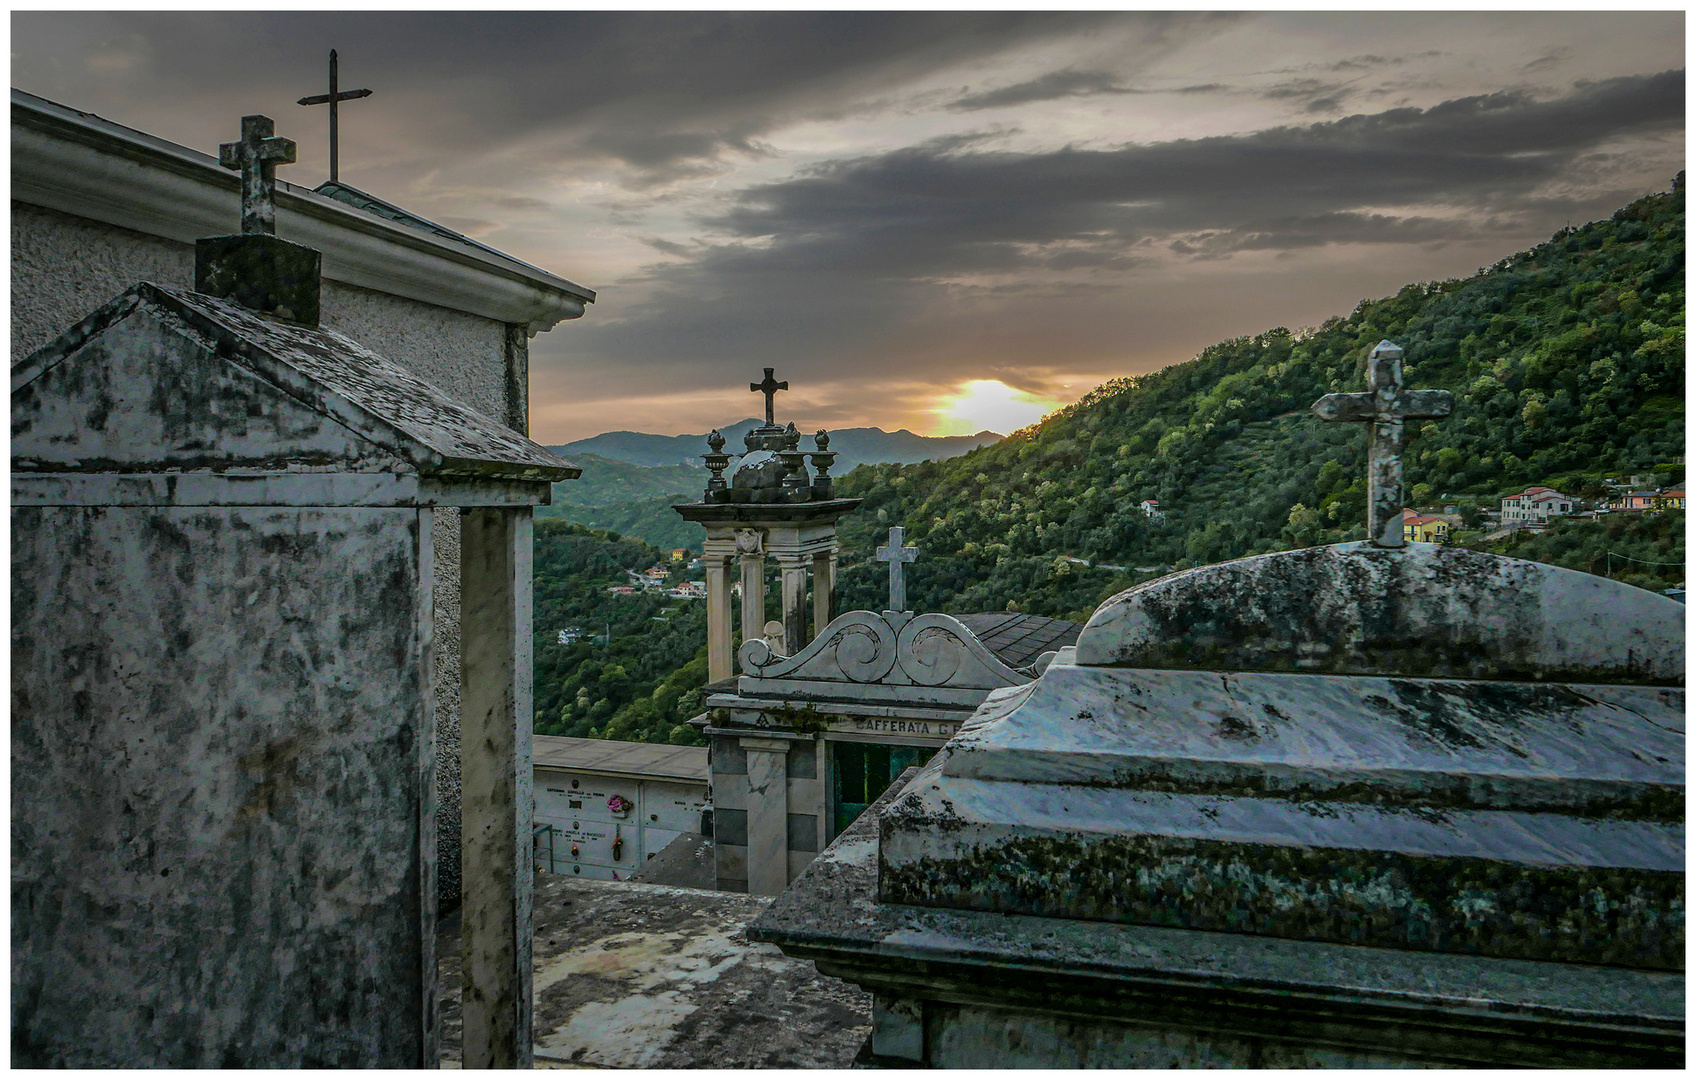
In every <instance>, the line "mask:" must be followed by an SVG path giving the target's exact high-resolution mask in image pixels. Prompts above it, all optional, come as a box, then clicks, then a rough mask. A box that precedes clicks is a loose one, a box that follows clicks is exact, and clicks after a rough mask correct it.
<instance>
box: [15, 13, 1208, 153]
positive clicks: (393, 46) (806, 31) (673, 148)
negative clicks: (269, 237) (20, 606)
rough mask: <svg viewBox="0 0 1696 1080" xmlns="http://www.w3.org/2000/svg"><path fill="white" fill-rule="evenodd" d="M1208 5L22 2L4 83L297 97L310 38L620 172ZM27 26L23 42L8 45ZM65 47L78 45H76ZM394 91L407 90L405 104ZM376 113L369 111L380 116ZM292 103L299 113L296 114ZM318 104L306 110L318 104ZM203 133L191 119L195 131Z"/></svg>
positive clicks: (445, 116)
mask: <svg viewBox="0 0 1696 1080" xmlns="http://www.w3.org/2000/svg"><path fill="white" fill-rule="evenodd" d="M1205 21H1206V17H1204V16H1188V15H1177V16H1161V15H1134V14H1115V13H1090V12H1053V13H1047V12H816V13H815V12H757V13H747V14H736V13H714V12H578V13H560V12H450V11H434V12H335V11H313V12H289V13H284V12H271V13H257V12H256V13H233V12H206V11H191V12H18V13H14V15H13V19H12V26H13V35H14V53H13V80H14V84H15V85H19V86H22V87H24V88H25V89H31V90H32V91H34V92H37V93H43V94H46V95H47V96H49V97H54V98H55V99H56V100H64V101H65V102H66V103H67V104H71V105H82V104H83V99H84V97H85V96H86V94H87V93H88V92H89V91H91V90H93V89H96V88H95V87H92V86H90V85H89V80H90V78H91V70H90V69H92V78H94V79H95V80H101V79H106V80H109V81H112V82H114V83H115V84H119V85H121V87H122V89H123V92H124V93H125V94H126V95H127V96H129V97H131V98H134V99H136V100H143V99H146V100H157V101H160V102H176V103H178V104H179V106H180V105H186V104H188V103H189V102H190V101H191V100H192V98H191V96H190V95H189V94H187V93H185V90H186V87H185V81H186V80H187V79H188V78H189V77H190V75H189V73H192V82H193V85H194V87H195V90H194V94H197V95H200V96H202V97H205V98H208V99H223V101H224V102H225V107H224V111H225V112H230V111H231V109H230V107H229V105H230V104H231V103H233V100H239V101H241V102H242V103H243V104H242V106H241V108H259V107H263V108H264V110H265V111H268V112H270V113H271V114H272V115H276V116H278V117H279V118H281V117H283V116H286V115H291V114H292V115H300V114H299V113H298V111H296V110H294V108H293V101H294V99H295V98H296V97H298V96H300V95H301V94H302V93H305V92H309V91H311V90H313V89H315V88H316V86H315V84H316V83H317V82H318V81H320V80H321V79H322V78H323V76H322V75H321V74H319V73H320V72H322V70H323V64H324V57H325V55H326V54H327V52H328V50H329V49H330V48H332V47H335V48H339V49H340V50H341V54H342V58H341V59H342V78H343V80H344V83H346V82H355V83H357V84H358V85H363V86H371V87H372V88H373V89H375V90H376V92H377V93H376V96H374V97H373V98H370V99H367V100H366V101H363V102H360V103H358V105H357V108H358V110H361V111H360V112H357V113H356V112H355V109H354V107H353V106H350V107H348V108H347V109H346V110H344V126H348V125H357V124H358V123H359V122H360V117H361V116H365V117H368V118H371V120H372V122H382V123H386V124H391V125H394V124H403V125H407V126H408V127H409V128H412V127H418V128H420V130H419V131H418V136H417V139H418V141H419V142H420V144H427V145H448V144H451V145H452V146H453V147H454V153H455V155H457V156H459V157H461V158H463V157H466V156H469V155H473V154H479V153H487V152H490V151H491V150H492V149H493V148H495V147H497V146H500V145H502V144H510V143H513V142H515V141H519V140H524V139H527V138H534V137H537V136H547V137H549V138H551V139H553V140H555V141H556V142H557V143H560V144H562V145H561V150H562V151H566V152H567V153H566V155H565V156H567V157H569V158H572V159H575V160H576V161H578V162H582V161H593V160H610V161H614V162H621V163H623V164H626V165H628V166H630V167H631V169H632V170H633V173H634V185H635V186H637V187H651V186H653V185H654V184H655V183H660V182H664V181H666V180H668V179H672V178H676V177H681V176H699V175H710V173H711V171H712V165H713V163H714V162H716V161H717V160H719V159H721V158H723V157H724V156H726V155H732V156H735V155H746V154H750V153H758V152H759V145H758V138H759V136H760V135H761V134H762V133H765V132H767V131H770V130H772V129H773V127H775V126H778V125H781V124H785V123H790V122H794V121H796V120H798V119H804V118H818V117H826V118H828V117H831V116H834V115H839V114H840V113H841V112H842V111H843V110H844V108H846V107H847V105H846V103H848V102H850V101H857V100H859V99H861V98H863V97H865V96H866V95H868V94H871V93H875V92H876V91H878V90H880V89H884V88H889V87H895V86H899V85H901V84H903V83H904V82H906V81H907V80H910V79H911V78H913V77H915V76H916V75H920V74H923V73H925V72H927V71H930V70H934V69H936V68H939V67H942V66H945V65H948V64H951V63H956V62H961V61H968V60H973V59H978V58H982V57H986V56H990V55H993V54H996V53H999V52H1002V51H1004V50H1007V49H1010V48H1023V47H1028V46H1031V45H1034V44H1039V43H1041V42H1043V41H1045V40H1050V39H1053V38H1056V37H1060V36H1064V35H1068V34H1075V33H1079V32H1082V31H1099V30H1102V29H1105V28H1108V27H1110V26H1114V25H1121V26H1126V27H1130V28H1133V29H1135V28H1138V27H1146V34H1147V35H1149V36H1151V37H1160V36H1162V35H1169V34H1172V33H1174V32H1176V29H1175V28H1181V27H1183V26H1186V25H1189V24H1191V23H1197V22H1205ZM24 43H32V44H33V46H34V47H22V46H23V45H24ZM75 61H85V62H86V63H78V62H75ZM403 106H404V107H403ZM378 117H381V121H378V120H377V118H378ZM303 119H304V118H303ZM314 122H316V121H314ZM196 141H197V142H202V143H203V142H204V141H205V140H204V139H199V140H196Z"/></svg>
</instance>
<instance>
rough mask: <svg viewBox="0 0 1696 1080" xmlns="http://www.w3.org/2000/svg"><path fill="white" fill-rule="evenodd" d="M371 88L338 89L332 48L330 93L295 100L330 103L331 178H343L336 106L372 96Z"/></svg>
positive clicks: (301, 103)
mask: <svg viewBox="0 0 1696 1080" xmlns="http://www.w3.org/2000/svg"><path fill="white" fill-rule="evenodd" d="M370 96H371V91H369V90H364V89H360V90H337V89H336V50H334V49H331V50H330V92H329V93H328V94H308V95H307V96H306V97H303V98H301V99H300V100H299V101H297V102H295V104H297V105H328V106H329V107H330V179H331V180H340V179H341V135H340V132H339V131H338V130H337V120H338V118H339V115H340V114H339V113H338V112H337V109H336V107H337V106H338V105H340V104H341V103H342V102H344V101H352V100H354V99H355V98H363V97H370Z"/></svg>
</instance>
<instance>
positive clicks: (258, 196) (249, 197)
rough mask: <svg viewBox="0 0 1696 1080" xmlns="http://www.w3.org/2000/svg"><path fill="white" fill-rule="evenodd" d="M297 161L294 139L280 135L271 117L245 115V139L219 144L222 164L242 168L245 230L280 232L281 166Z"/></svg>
mask: <svg viewBox="0 0 1696 1080" xmlns="http://www.w3.org/2000/svg"><path fill="white" fill-rule="evenodd" d="M293 162H294V140H293V139H279V138H277V137H276V125H275V124H273V123H272V122H271V118H270V117H269V116H244V117H242V118H241V141H240V142H233V143H222V144H220V145H219V147H218V164H220V165H222V166H223V167H224V168H226V169H239V170H241V231H242V232H243V233H249V234H251V233H259V234H262V235H265V236H275V235H276V234H277V166H278V165H289V164H292V163H293Z"/></svg>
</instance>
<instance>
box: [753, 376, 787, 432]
mask: <svg viewBox="0 0 1696 1080" xmlns="http://www.w3.org/2000/svg"><path fill="white" fill-rule="evenodd" d="M771 372H772V369H771V368H769V367H768V368H766V377H765V381H764V382H757V383H749V384H748V389H749V390H751V391H752V392H754V393H756V394H764V395H765V396H766V427H776V426H777V421H776V420H775V419H773V418H774V417H775V416H776V415H777V414H776V413H774V412H773V411H772V398H773V396H774V395H776V393H777V392H778V391H779V390H787V389H789V380H787V379H785V380H784V381H783V382H778V381H777V380H776V379H774V378H772V377H771Z"/></svg>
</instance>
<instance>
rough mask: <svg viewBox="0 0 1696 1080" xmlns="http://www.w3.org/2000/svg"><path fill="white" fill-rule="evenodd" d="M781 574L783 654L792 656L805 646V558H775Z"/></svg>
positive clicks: (791, 556) (794, 555) (795, 556)
mask: <svg viewBox="0 0 1696 1080" xmlns="http://www.w3.org/2000/svg"><path fill="white" fill-rule="evenodd" d="M777 565H778V568H779V569H780V570H781V571H782V573H783V653H784V655H785V656H794V655H795V654H796V653H798V652H800V651H801V649H802V648H803V647H804V646H805V645H806V644H807V557H806V556H805V555H799V554H793V553H785V554H782V555H779V556H778V557H777Z"/></svg>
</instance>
